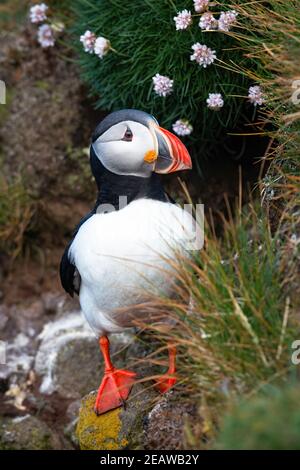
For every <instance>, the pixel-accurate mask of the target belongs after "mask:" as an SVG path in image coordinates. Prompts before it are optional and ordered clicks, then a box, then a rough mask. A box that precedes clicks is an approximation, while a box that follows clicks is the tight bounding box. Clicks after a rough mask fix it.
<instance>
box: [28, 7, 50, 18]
mask: <svg viewBox="0 0 300 470" xmlns="http://www.w3.org/2000/svg"><path fill="white" fill-rule="evenodd" d="M47 10H48V6H47V5H46V4H45V3H41V4H40V5H34V6H32V7H31V8H30V11H29V16H30V21H31V23H42V21H45V20H46V19H47V14H46V11H47Z"/></svg>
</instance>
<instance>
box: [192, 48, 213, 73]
mask: <svg viewBox="0 0 300 470" xmlns="http://www.w3.org/2000/svg"><path fill="white" fill-rule="evenodd" d="M192 49H193V51H194V53H193V54H192V55H191V56H190V59H191V60H195V61H196V62H197V64H199V65H200V66H201V67H204V68H206V67H207V66H208V65H211V64H212V63H213V62H214V60H215V59H216V58H217V56H216V51H213V50H212V49H210V48H209V47H207V46H206V45H205V44H200V42H196V43H195V44H193V45H192Z"/></svg>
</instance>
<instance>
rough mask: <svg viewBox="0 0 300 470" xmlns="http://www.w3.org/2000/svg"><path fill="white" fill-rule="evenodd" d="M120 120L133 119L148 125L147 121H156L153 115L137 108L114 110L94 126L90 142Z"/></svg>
mask: <svg viewBox="0 0 300 470" xmlns="http://www.w3.org/2000/svg"><path fill="white" fill-rule="evenodd" d="M122 121H135V122H139V123H140V124H143V125H144V126H146V127H148V126H149V123H150V122H151V121H152V122H153V121H154V122H155V123H157V120H156V119H155V117H153V116H151V114H148V113H146V112H144V111H139V110H138V109H122V110H120V111H114V112H113V113H110V114H109V115H108V116H106V117H105V118H104V119H103V120H102V121H101V122H100V123H99V124H98V126H97V127H96V129H95V131H94V133H93V136H92V143H93V142H95V141H96V140H97V139H98V137H100V135H102V134H104V132H106V131H107V130H108V129H109V128H110V127H112V126H114V125H115V124H118V123H119V122H122Z"/></svg>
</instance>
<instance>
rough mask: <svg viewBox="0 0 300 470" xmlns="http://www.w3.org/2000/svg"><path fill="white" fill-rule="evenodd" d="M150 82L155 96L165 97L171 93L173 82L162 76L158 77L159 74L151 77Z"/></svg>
mask: <svg viewBox="0 0 300 470" xmlns="http://www.w3.org/2000/svg"><path fill="white" fill-rule="evenodd" d="M152 80H153V84H154V91H155V93H156V94H157V95H159V96H163V97H166V96H168V95H170V94H171V93H172V91H173V83H174V80H171V79H170V78H169V77H166V76H164V75H159V73H157V74H156V75H155V76H154V77H152Z"/></svg>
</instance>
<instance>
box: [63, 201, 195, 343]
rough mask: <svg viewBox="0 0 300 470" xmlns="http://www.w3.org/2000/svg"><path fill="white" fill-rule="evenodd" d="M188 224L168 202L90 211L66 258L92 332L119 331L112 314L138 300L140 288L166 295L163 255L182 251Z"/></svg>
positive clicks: (166, 266)
mask: <svg viewBox="0 0 300 470" xmlns="http://www.w3.org/2000/svg"><path fill="white" fill-rule="evenodd" d="M194 224H195V223H194V220H193V218H192V217H191V215H190V214H189V213H188V212H186V211H183V210H182V209H181V208H179V207H178V206H176V205H174V204H170V203H164V202H160V201H154V200H151V199H140V200H137V201H134V202H132V203H130V204H129V205H128V206H126V207H125V208H124V209H122V210H120V211H115V212H111V213H109V214H95V215H94V216H92V217H91V218H90V219H88V220H87V221H86V222H85V223H84V224H83V225H82V226H81V228H80V230H79V231H78V234H77V235H76V237H75V240H74V241H73V243H72V245H71V248H70V251H69V256H70V259H71V260H72V261H73V262H74V264H75V265H76V267H77V269H78V271H79V273H80V276H81V288H80V303H81V307H82V310H83V312H84V314H85V316H86V318H87V320H88V322H89V323H90V325H91V327H92V328H93V329H94V330H95V331H96V332H97V334H103V333H104V332H108V333H109V332H117V331H120V330H121V329H123V327H124V326H123V327H120V324H117V323H116V322H115V321H114V319H113V312H115V311H116V310H117V309H119V308H120V307H126V306H130V305H133V304H138V303H140V302H142V301H143V299H144V296H145V290H147V291H148V292H149V291H150V292H158V291H160V292H163V293H165V294H168V291H169V289H170V285H171V283H170V282H168V279H170V276H171V275H172V274H171V273H170V270H171V266H170V263H168V261H167V260H166V258H168V259H170V258H171V259H172V258H174V257H175V253H174V248H175V249H179V248H180V249H185V247H186V245H187V244H188V242H189V241H191V240H192V239H193V238H194V235H195V225H194ZM166 271H168V272H169V274H166ZM120 323H122V322H120Z"/></svg>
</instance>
